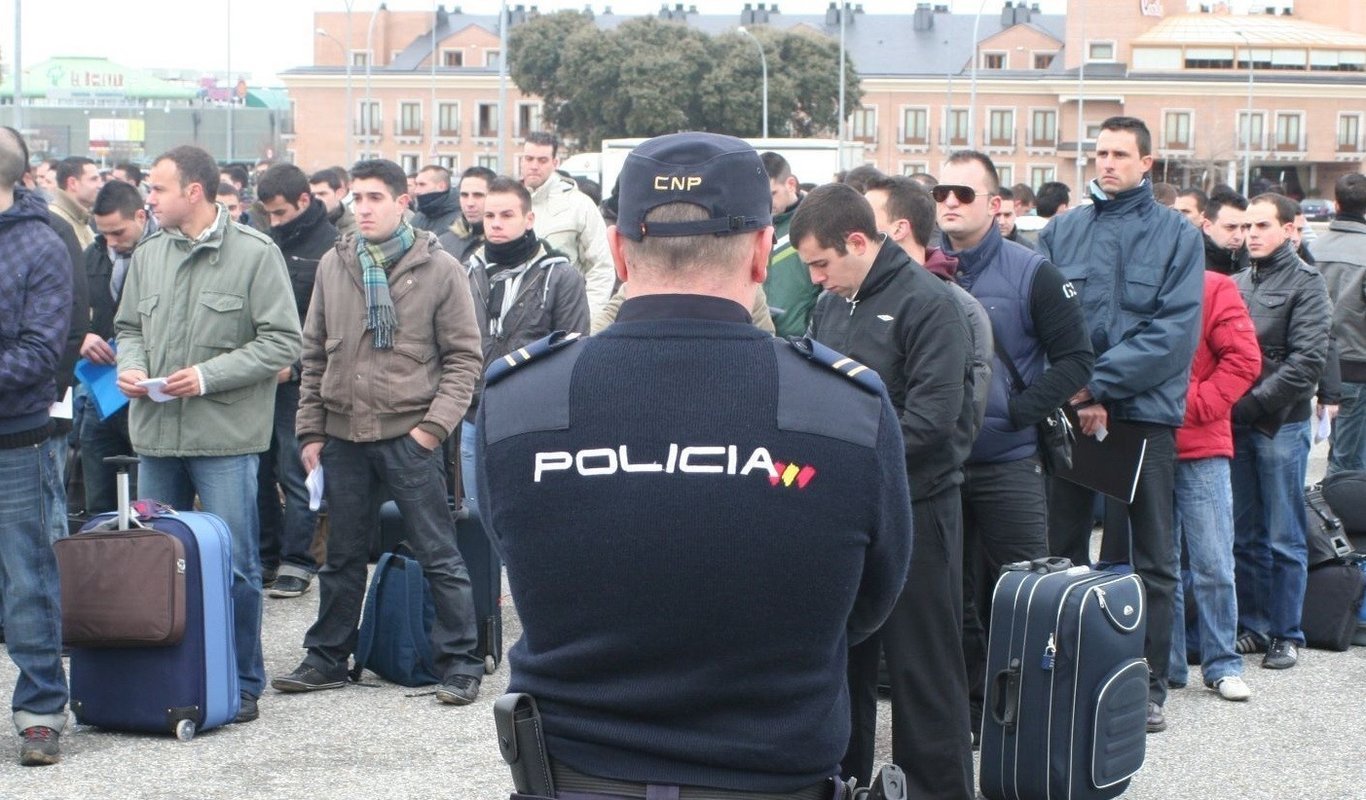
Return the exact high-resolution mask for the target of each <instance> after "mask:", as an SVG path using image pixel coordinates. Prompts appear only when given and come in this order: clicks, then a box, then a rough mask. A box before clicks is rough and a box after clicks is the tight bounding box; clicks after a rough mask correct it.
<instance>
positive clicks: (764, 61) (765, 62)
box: [736, 25, 843, 139]
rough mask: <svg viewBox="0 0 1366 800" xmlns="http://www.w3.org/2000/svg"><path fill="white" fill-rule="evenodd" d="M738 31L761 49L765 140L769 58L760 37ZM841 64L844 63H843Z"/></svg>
mask: <svg viewBox="0 0 1366 800" xmlns="http://www.w3.org/2000/svg"><path fill="white" fill-rule="evenodd" d="M736 30H738V31H739V32H740V35H741V36H746V37H748V38H749V39H751V40H752V41H753V42H754V46H755V47H758V48H759V66H760V68H761V69H762V70H763V75H764V125H763V129H764V138H765V139H767V138H768V56H766V55H764V45H763V43H762V42H760V41H759V39H758V37H756V36H755V35H754V34H752V33H750V32H749V30H748V29H747V28H745V26H743V25H741V26H740V27H739V28H736ZM841 63H843V62H841Z"/></svg>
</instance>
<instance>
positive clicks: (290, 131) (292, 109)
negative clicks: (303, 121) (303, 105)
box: [280, 100, 299, 136]
mask: <svg viewBox="0 0 1366 800" xmlns="http://www.w3.org/2000/svg"><path fill="white" fill-rule="evenodd" d="M298 115H299V101H298V100H290V101H289V113H288V114H286V115H285V117H284V119H282V120H281V121H280V135H281V136H293V135H294V133H295V131H294V118H295V117H297V116H298Z"/></svg>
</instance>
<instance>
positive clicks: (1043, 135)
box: [1029, 108, 1058, 147]
mask: <svg viewBox="0 0 1366 800" xmlns="http://www.w3.org/2000/svg"><path fill="white" fill-rule="evenodd" d="M1057 144H1058V112H1057V111H1056V110H1054V109H1051V108H1046V109H1045V108H1040V109H1035V110H1034V111H1033V112H1031V113H1030V120H1029V145H1030V147H1056V146H1057Z"/></svg>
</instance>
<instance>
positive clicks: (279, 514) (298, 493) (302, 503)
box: [256, 383, 318, 578]
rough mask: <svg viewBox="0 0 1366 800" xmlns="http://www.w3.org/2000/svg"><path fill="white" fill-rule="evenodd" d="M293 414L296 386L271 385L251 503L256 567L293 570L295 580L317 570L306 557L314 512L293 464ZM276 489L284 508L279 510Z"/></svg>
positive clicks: (299, 467)
mask: <svg viewBox="0 0 1366 800" xmlns="http://www.w3.org/2000/svg"><path fill="white" fill-rule="evenodd" d="M298 412H299V384H297V383H281V384H278V385H277V386H276V387H275V427H274V430H273V431H272V432H271V436H270V449H269V450H267V451H266V452H264V453H262V454H261V469H260V471H259V472H258V473H257V478H258V481H259V483H258V485H257V490H256V504H257V508H258V510H259V512H260V515H261V568H262V569H275V568H277V567H281V566H284V567H286V570H285V573H286V574H288V572H290V571H291V570H290V569H288V568H290V567H292V568H294V569H293V570H292V571H294V573H295V575H296V576H297V577H300V578H304V577H310V576H312V575H313V573H314V572H316V571H317V569H318V567H317V563H316V562H315V561H314V560H313V556H311V555H309V552H308V547H309V545H311V544H312V543H313V528H314V526H315V525H316V524H317V522H318V514H317V512H316V511H311V510H309V508H308V487H307V486H305V485H304V480H305V479H306V478H307V477H308V476H307V475H306V474H304V465H303V462H301V461H300V460H299V440H298V439H296V438H295V437H294V416H295V414H297V413H298ZM277 483H278V484H279V485H280V489H281V491H282V492H283V493H284V496H285V502H284V507H283V508H281V506H280V492H277V491H276V489H275V485H276V484H277Z"/></svg>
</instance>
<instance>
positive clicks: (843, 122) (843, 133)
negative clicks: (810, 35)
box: [836, 0, 849, 169]
mask: <svg viewBox="0 0 1366 800" xmlns="http://www.w3.org/2000/svg"><path fill="white" fill-rule="evenodd" d="M847 16H849V4H848V3H846V2H844V0H840V107H839V115H840V124H839V143H838V144H837V145H836V146H837V147H839V153H840V154H839V158H838V162H839V165H840V169H844V167H845V164H844V140H845V139H848V138H849V136H848V125H849V114H848V113H847V112H846V111H845V108H844V27H845V21H844V18H845V17H847Z"/></svg>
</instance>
